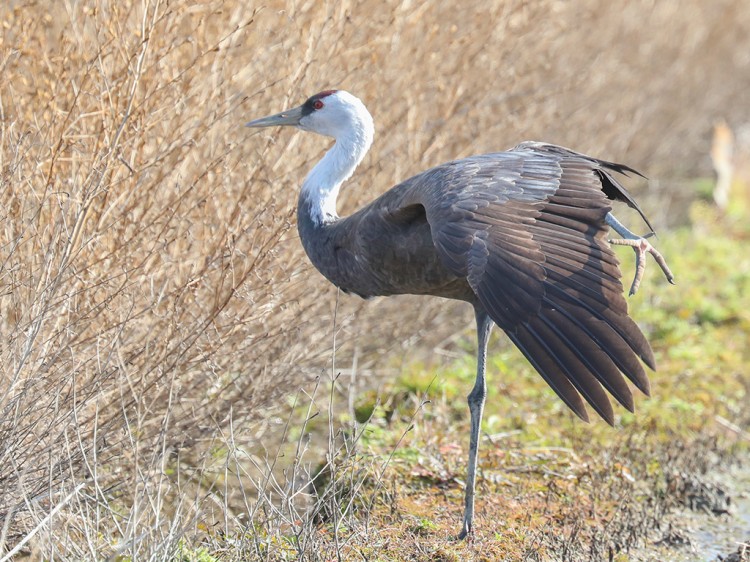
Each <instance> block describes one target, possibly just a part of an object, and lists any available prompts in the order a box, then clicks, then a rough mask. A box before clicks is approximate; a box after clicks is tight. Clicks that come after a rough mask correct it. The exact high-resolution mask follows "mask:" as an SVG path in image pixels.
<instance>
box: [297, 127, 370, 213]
mask: <svg viewBox="0 0 750 562" xmlns="http://www.w3.org/2000/svg"><path fill="white" fill-rule="evenodd" d="M367 117H369V114H368V115H367ZM373 135H374V127H373V124H372V119H371V118H370V119H362V120H361V122H359V123H357V126H356V127H355V128H353V129H351V130H349V131H347V132H346V133H342V134H340V135H338V136H337V137H336V143H335V144H334V145H333V146H332V147H331V149H330V150H329V151H328V152H326V154H325V156H323V158H322V159H321V161H320V162H318V163H317V164H316V165H315V167H314V168H313V169H312V170H311V171H310V173H309V174H308V175H307V177H306V178H305V181H304V183H303V184H302V193H301V194H300V197H301V198H304V199H306V200H307V201H308V202H309V204H310V218H311V220H312V221H313V222H314V223H315V224H317V225H322V224H325V223H328V222H332V221H335V220H336V219H338V214H337V213H336V199H337V198H338V195H339V188H340V187H341V184H342V183H344V182H345V181H346V180H347V179H349V177H350V176H351V175H352V174H353V173H354V170H355V168H356V167H357V165H358V164H359V163H360V162H361V161H362V158H364V156H365V154H366V153H367V151H368V150H369V149H370V145H371V144H372V139H373Z"/></svg>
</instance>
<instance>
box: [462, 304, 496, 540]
mask: <svg viewBox="0 0 750 562" xmlns="http://www.w3.org/2000/svg"><path fill="white" fill-rule="evenodd" d="M474 313H475V315H476V319H477V339H478V343H477V380H476V382H475V383H474V388H473V389H472V390H471V393H469V396H468V401H469V411H470V412H471V437H470V438H469V472H468V475H467V477H466V497H465V501H464V522H463V527H462V528H461V532H460V533H459V534H458V538H459V539H465V538H466V537H467V535H469V534H470V533H471V530H472V525H473V522H474V483H475V482H476V473H477V456H478V454H479V430H480V426H481V424H482V412H483V411H484V400H485V398H487V383H486V381H485V378H484V373H485V368H486V364H487V342H488V341H489V339H490V332H491V331H492V326H493V323H492V319H490V317H489V316H488V315H487V313H486V312H485V311H484V310H483V309H481V308H479V307H478V306H477V307H476V308H475V310H474Z"/></svg>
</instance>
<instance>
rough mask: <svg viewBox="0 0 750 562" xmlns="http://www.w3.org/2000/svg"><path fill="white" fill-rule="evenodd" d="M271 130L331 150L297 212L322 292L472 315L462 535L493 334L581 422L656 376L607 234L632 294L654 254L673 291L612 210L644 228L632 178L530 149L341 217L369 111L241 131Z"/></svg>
mask: <svg viewBox="0 0 750 562" xmlns="http://www.w3.org/2000/svg"><path fill="white" fill-rule="evenodd" d="M277 125H287V126H289V125H291V126H297V127H299V128H301V129H304V130H309V131H312V132H317V133H320V134H323V135H326V136H330V137H333V138H335V139H336V141H337V142H336V145H334V147H333V148H332V149H331V150H330V151H329V152H328V153H326V155H325V156H324V158H323V160H321V162H320V163H319V164H318V165H317V166H316V167H315V168H313V170H312V171H311V173H310V174H309V175H308V177H307V178H306V180H305V183H304V184H303V188H302V192H301V194H300V199H299V207H298V228H299V234H300V239H301V240H302V244H303V246H304V248H305V251H306V252H307V255H308V256H309V258H310V260H311V261H312V263H313V264H314V265H315V267H316V268H317V269H318V270H319V271H320V272H321V273H322V274H323V275H324V276H325V277H326V278H327V279H328V280H329V281H331V282H332V283H333V284H334V285H336V286H337V287H340V288H341V289H342V290H343V291H345V292H347V293H354V294H357V295H359V296H361V297H364V298H368V297H373V296H387V295H398V294H416V295H434V296H439V297H445V298H450V299H458V300H462V301H466V302H468V303H470V304H471V305H472V306H473V307H474V312H475V316H476V322H477V335H478V349H477V378H476V382H475V384H474V388H473V389H472V391H471V393H470V394H469V396H468V402H469V410H470V412H471V435H470V440H469V462H468V475H467V480H466V495H465V507H464V517H463V524H462V528H461V532H460V534H459V537H461V538H463V537H466V536H467V535H468V534H469V533H470V532H471V531H472V526H473V518H474V487H475V478H476V467H477V455H478V447H479V432H480V431H479V430H480V425H481V419H482V412H483V409H484V402H485V399H486V395H487V387H486V381H485V369H486V356H487V343H488V340H489V335H490V332H491V329H492V326H493V325H495V324H497V325H498V326H499V327H500V328H501V329H502V330H503V331H504V332H505V333H506V334H507V335H508V337H509V338H510V340H511V341H512V342H513V343H514V344H515V345H516V346H517V347H518V348H519V349H520V350H521V352H523V354H524V355H525V356H526V358H527V359H528V360H529V362H530V363H531V364H532V365H533V366H534V368H535V369H536V370H537V371H538V372H539V373H540V374H541V375H542V377H544V379H545V380H546V381H547V383H548V384H549V385H550V386H551V387H552V389H553V390H554V391H555V392H556V393H557V395H558V396H559V397H560V398H561V399H562V400H563V401H564V402H565V403H566V404H567V405H568V406H569V407H570V408H571V409H572V410H573V411H574V412H575V413H576V414H577V415H578V416H579V417H581V418H582V419H584V420H588V414H587V412H586V408H585V405H584V400H585V401H586V402H588V403H589V404H590V405H591V406H592V407H593V408H594V410H596V412H597V413H598V414H599V415H600V416H601V417H602V418H604V419H605V420H606V421H607V422H608V423H610V424H614V412H613V410H612V406H611V404H610V402H609V398H608V396H607V392H606V391H608V392H609V394H611V395H612V396H614V397H615V399H616V400H617V401H618V402H620V403H621V404H622V405H623V406H625V407H626V408H627V409H628V410H630V411H633V396H632V393H631V390H630V387H629V386H628V384H627V382H626V380H625V379H626V377H627V378H628V379H630V381H631V382H633V383H634V384H635V386H636V387H637V388H639V389H640V390H641V391H643V392H644V393H646V394H648V392H649V382H648V378H647V376H646V373H645V371H644V368H643V366H642V364H641V361H643V362H644V363H645V364H646V365H648V366H649V367H650V368H652V369H653V368H654V356H653V352H652V351H651V347H650V346H649V344H648V342H647V341H646V338H645V337H644V336H643V334H642V333H641V331H640V330H639V329H638V326H636V324H635V323H634V322H633V321H632V320H631V319H630V317H629V316H628V312H627V304H626V302H625V298H624V296H623V286H622V283H621V282H620V277H621V274H620V270H619V267H618V261H617V258H616V257H615V255H614V253H613V252H612V250H611V248H610V246H609V243H608V241H607V234H608V230H609V226H611V227H612V228H613V229H614V230H615V231H617V232H618V233H620V234H621V235H622V236H623V237H624V238H625V240H619V241H617V240H615V241H612V242H613V243H615V242H620V243H624V244H626V245H630V246H632V247H633V248H634V249H635V250H636V256H637V258H636V263H637V273H636V278H635V280H634V282H633V285H632V287H631V294H632V293H633V292H634V291H635V290H637V287H638V284H639V283H640V278H641V276H642V274H643V263H644V262H643V256H644V255H645V253H651V254H652V255H654V257H655V259H657V262H658V263H659V265H660V266H661V267H662V270H663V271H664V273H665V275H666V276H667V279H668V280H669V281H670V282H673V277H672V275H671V272H670V271H669V268H668V267H667V266H666V262H664V260H663V258H662V257H661V255H659V254H658V252H656V251H655V249H654V248H653V247H651V246H650V244H648V243H647V242H646V240H645V239H644V238H642V237H639V236H636V235H634V234H632V233H631V232H630V231H628V230H627V229H626V228H625V227H624V226H623V225H622V224H621V223H620V222H619V221H617V219H616V218H615V217H614V216H613V215H612V214H611V212H610V211H611V209H612V204H611V201H612V200H618V201H622V202H625V203H627V204H628V205H630V206H631V207H633V208H635V209H636V210H638V212H639V213H640V214H641V216H642V217H643V219H644V221H645V222H646V224H648V226H649V227H651V225H650V224H649V222H648V220H647V219H646V217H645V216H644V215H643V213H642V212H641V210H640V208H639V207H638V205H637V204H636V203H635V201H634V200H633V199H632V197H631V196H630V194H628V192H627V191H626V190H625V188H624V187H623V186H622V185H620V184H619V183H618V182H617V181H616V179H615V177H614V173H621V174H626V173H627V172H635V171H634V170H632V169H630V168H628V167H627V166H623V165H621V164H614V163H612V162H605V161H603V160H598V159H595V158H591V157H588V156H584V155H582V154H579V153H576V152H573V151H571V150H568V149H566V148H562V147H559V146H555V145H549V144H542V143H534V142H527V143H523V144H520V145H518V146H517V147H515V148H513V149H511V150H508V151H506V152H500V153H495V154H485V155H482V156H473V157H470V158H465V159H462V160H456V161H453V162H448V163H446V164H442V165H440V166H437V167H435V168H432V169H430V170H427V171H425V172H422V173H421V174H418V175H416V176H414V177H412V178H410V179H408V180H406V181H405V182H403V183H401V184H399V185H397V186H395V187H394V188H392V189H391V190H389V191H388V192H386V193H385V194H383V195H382V196H380V197H379V198H377V199H376V200H375V201H373V202H372V203H370V204H369V205H367V206H365V207H363V208H362V209H360V210H359V211H357V212H356V213H354V214H352V215H351V216H348V217H345V218H339V217H338V216H337V215H336V212H335V199H336V196H337V194H338V189H339V187H340V185H341V183H342V182H343V181H345V180H346V179H347V178H348V177H349V176H350V175H351V173H353V171H354V168H355V167H356V165H357V164H358V163H359V162H360V160H361V158H362V157H363V155H364V153H365V152H366V151H367V149H368V148H369V146H370V143H371V142H372V135H373V125H372V118H371V116H370V114H369V113H368V112H367V110H366V108H365V107H364V105H363V104H362V103H361V101H360V100H358V99H357V98H355V97H354V96H352V95H351V94H349V93H348V92H343V91H336V90H326V91H324V92H320V93H319V94H316V95H315V96H312V97H311V98H309V99H308V100H307V101H306V102H305V103H304V104H303V105H302V106H300V107H297V108H293V109H291V110H287V111H284V112H282V113H279V114H277V115H271V116H269V117H265V118H261V119H256V120H254V121H251V122H250V123H248V126H250V127H270V126H277ZM635 173H637V172H635ZM652 230H653V229H652ZM605 389H606V391H605Z"/></svg>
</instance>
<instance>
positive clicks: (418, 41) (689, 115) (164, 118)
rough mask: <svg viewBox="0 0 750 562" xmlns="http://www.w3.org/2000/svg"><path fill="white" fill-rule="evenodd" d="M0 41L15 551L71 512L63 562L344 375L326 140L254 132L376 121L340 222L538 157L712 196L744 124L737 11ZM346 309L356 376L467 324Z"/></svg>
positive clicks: (398, 21)
mask: <svg viewBox="0 0 750 562" xmlns="http://www.w3.org/2000/svg"><path fill="white" fill-rule="evenodd" d="M0 26H1V27H0V333H1V334H2V337H1V338H0V362H1V364H0V527H2V532H1V533H0V544H4V545H5V547H6V548H9V547H10V546H12V545H13V544H16V543H18V541H20V540H22V537H26V536H27V535H28V533H29V532H31V531H32V530H34V529H41V528H42V527H43V525H42V523H45V522H49V521H50V517H51V515H50V513H51V512H53V511H54V509H55V506H58V507H60V511H56V512H54V516H55V517H57V518H58V519H57V520H58V525H56V526H55V527H54V530H52V529H51V528H46V527H45V530H44V533H42V532H41V531H40V532H39V536H40V537H41V536H43V535H44V536H48V537H50V538H49V541H50V542H49V544H55V545H57V546H55V547H54V548H58V549H60V552H63V551H64V552H72V553H75V554H78V555H82V556H85V555H86V552H87V551H81V550H77V549H81V548H84V547H82V546H81V544H84V543H83V542H80V541H77V540H76V537H77V536H81V535H86V536H87V537H91V536H97V534H96V533H91V532H90V531H91V530H92V529H95V530H96V531H97V532H99V534H100V535H102V536H104V537H112V536H115V535H116V536H119V537H121V540H122V541H123V544H125V543H127V541H128V540H134V539H133V537H137V536H141V535H139V533H141V532H142V530H143V529H144V528H146V529H152V528H155V527H159V525H161V524H163V523H164V521H162V520H161V519H160V517H162V518H163V517H164V515H163V514H162V512H163V511H164V508H163V506H154V505H152V504H149V503H148V502H146V501H145V499H146V498H150V497H153V496H152V494H153V490H155V489H158V490H172V489H173V488H174V483H173V482H170V480H169V478H168V477H167V476H165V474H168V470H166V468H167V467H168V466H170V463H176V462H187V463H190V464H191V466H195V467H196V468H195V473H196V475H197V476H196V480H200V479H201V476H200V470H201V467H202V466H205V464H206V463H207V462H208V461H206V460H205V459H206V458H210V453H211V449H212V447H214V446H215V444H216V443H217V442H224V441H225V440H227V439H230V437H231V439H233V440H236V441H237V442H241V443H252V442H253V440H255V439H257V437H258V435H260V434H261V432H262V430H263V426H262V425H261V426H259V425H258V424H257V423H255V422H257V421H258V420H259V419H262V418H263V414H264V412H266V411H267V409H269V408H273V407H274V406H276V405H277V404H279V403H281V402H282V401H284V400H285V398H284V397H285V396H286V395H290V394H292V393H294V392H295V390H296V389H297V388H298V387H299V385H300V384H303V383H304V382H305V381H308V380H310V378H311V377H312V376H314V375H316V374H319V373H321V372H323V370H325V369H326V368H327V367H328V366H329V362H330V356H331V342H332V337H333V315H334V312H335V310H336V301H337V295H336V292H335V290H334V289H333V288H331V287H329V286H328V285H327V283H326V282H325V281H324V280H323V279H322V278H321V277H320V276H319V275H318V274H317V273H316V272H314V271H312V270H311V267H310V266H309V265H308V264H307V262H306V260H305V258H304V255H303V252H302V250H301V247H300V245H299V243H298V240H297V234H296V229H295V218H294V217H295V215H294V204H295V202H296V197H297V190H298V186H299V184H300V183H301V180H302V178H303V177H304V174H305V173H306V171H307V170H308V169H309V168H310V167H311V165H312V164H313V163H314V161H315V160H316V159H317V158H319V157H320V156H321V154H322V152H323V151H324V150H325V149H326V147H327V146H328V145H329V141H328V140H327V139H323V138H321V137H314V136H311V135H304V134H297V133H294V132H292V131H288V130H285V131H276V130H267V131H262V132H260V133H256V132H253V131H250V130H247V129H244V128H243V127H242V124H243V123H244V122H245V121H247V120H249V119H251V118H255V117H260V116H263V115H266V114H269V113H273V112H277V111H280V110H281V109H284V108H285V107H288V106H291V105H296V104H298V103H300V102H301V101H302V100H303V99H304V98H305V97H307V96H308V95H310V94H312V93H314V92H316V91H318V90H322V89H326V88H331V87H334V88H344V89H347V90H349V91H351V92H353V93H354V94H355V95H357V96H359V97H361V98H362V99H363V101H364V102H365V103H366V105H367V106H368V108H369V109H370V111H371V112H372V114H373V116H374V118H375V122H376V128H377V131H378V133H377V136H376V140H375V144H374V146H373V149H372V151H371V154H370V155H369V156H367V157H366V159H365V161H364V164H363V166H362V168H361V169H360V170H359V172H358V173H357V174H356V175H355V178H354V179H353V180H352V181H351V182H350V183H349V184H348V186H347V187H346V189H345V190H344V194H343V196H342V201H341V204H340V211H341V212H342V213H345V212H349V211H350V210H352V209H354V208H355V207H356V206H357V205H360V204H362V203H364V202H366V201H367V200H369V199H371V198H372V197H373V196H375V195H376V194H378V193H380V192H382V191H384V190H385V189H387V188H388V187H390V186H391V185H393V184H394V183H396V182H397V181H399V180H400V179H404V178H406V177H408V176H409V175H411V174H413V173H416V172H418V171H420V170H422V169H424V168H426V167H429V166H431V165H435V164H438V163H440V162H442V161H445V160H448V159H452V158H456V157H461V156H466V155H469V154H472V153H479V152H489V151H496V150H499V149H503V148H507V147H509V146H512V145H514V144H516V143H518V142H520V141H522V140H526V139H537V140H546V141H549V142H554V143H559V144H563V145H566V146H570V147H573V148H575V149H577V150H581V151H584V152H588V153H591V154H593V155H596V156H599V157H602V158H606V159H611V160H617V161H623V162H626V163H628V164H630V165H632V166H634V167H636V168H638V169H640V170H642V171H643V172H644V173H645V174H646V175H648V176H650V177H652V178H661V177H676V176H678V177H682V176H694V175H696V174H697V175H709V174H710V173H711V168H710V159H709V149H710V138H711V128H712V125H713V123H714V122H715V121H717V120H719V119H726V120H727V121H728V122H729V123H730V125H734V126H740V125H742V124H744V123H745V122H746V121H747V119H748V117H747V116H748V115H749V114H750V95H749V94H748V92H749V91H750V4H748V3H747V1H746V0H723V1H716V2H703V1H701V0H691V1H685V2H683V1H680V2H678V1H657V2H654V1H651V0H641V1H632V2H605V1H599V0H597V1H592V2H586V1H572V2H561V1H553V0H542V1H539V2H520V1H503V0H481V1H477V2H464V3H460V4H457V3H454V2H424V3H423V2H410V1H408V0H404V1H401V2H398V1H395V2H375V1H373V0H361V1H353V2H351V1H342V2H328V3H323V2H317V1H300V2H288V3H283V2H274V1H271V2H267V3H264V4H262V5H260V4H253V3H249V2H238V1H235V0H229V1H224V2H220V1H208V2H200V3H191V2H168V1H161V2H160V1H156V0H143V1H128V0H125V1H122V2H96V1H81V2H48V1H32V0H10V1H7V0H6V1H5V2H3V3H2V6H1V7H0ZM633 185H634V187H635V190H636V191H638V187H639V186H638V185H637V184H633ZM640 188H641V189H643V188H644V186H643V185H641V186H640ZM660 204H661V205H664V206H666V207H665V208H669V206H668V201H662V202H661V203H660ZM652 214H655V215H657V217H656V218H657V223H658V222H659V221H660V220H661V222H664V220H665V217H664V216H662V217H661V219H660V218H659V216H658V215H659V213H658V212H657V211H656V210H654V212H653V213H652ZM339 300H340V302H339V305H338V311H337V312H336V314H337V322H336V327H337V330H338V333H337V338H338V344H339V345H342V346H343V348H344V351H343V352H342V353H341V354H340V355H339V356H338V357H337V361H338V362H340V363H341V364H346V363H347V362H348V361H349V360H350V357H351V355H352V353H353V350H354V349H357V350H358V353H360V354H361V357H362V360H364V361H366V362H367V361H369V362H370V363H369V364H372V361H373V360H374V358H377V359H378V361H380V362H381V363H382V362H385V361H386V360H387V359H386V358H385V356H384V355H382V353H383V352H384V351H389V350H390V351H394V350H397V349H402V350H406V349H409V348H410V346H412V345H413V341H414V339H413V338H414V337H418V336H420V335H421V334H425V333H432V337H433V338H434V337H444V336H446V335H449V334H451V333H453V332H455V331H458V330H460V329H462V328H464V327H465V326H466V325H467V323H468V321H469V319H468V317H466V322H462V321H456V320H455V314H454V312H455V311H454V310H452V311H446V308H445V304H444V303H441V302H438V301H435V300H428V299H423V300H416V299H409V298H399V299H395V300H391V301H375V302H371V303H367V304H363V303H361V302H360V301H357V300H356V299H354V298H351V297H344V296H341V297H340V299H339ZM206 455H208V457H206ZM202 463H203V464H202ZM72 492H75V494H73V495H70V494H71V493H72ZM168 493H169V492H165V494H167V495H168ZM160 497H161V496H160ZM70 498H73V499H72V500H71V499H70ZM113 498H115V499H114V500H113ZM202 501H204V499H196V500H195V503H196V504H201V502H202ZM205 501H208V500H205ZM115 504H116V505H117V506H118V507H117V508H115V507H113V506H114V505H115ZM144 504H145V507H144ZM122 506H131V507H130V508H128V509H130V511H127V509H126V508H124V507H122ZM132 506H136V507H132ZM138 506H140V507H139V508H138ZM123 509H125V511H126V512H127V513H125V514H124V515H123ZM62 514H65V515H64V517H62ZM53 535H54V537H53ZM65 536H70V537H71V538H69V539H68V542H67V543H66V542H65V539H63V538H61V537H65ZM101 540H102V541H104V542H106V541H107V540H109V539H101ZM40 544H43V545H44V544H47V543H45V542H44V541H42V542H41V543H40ZM40 548H42V547H40ZM45 548H46V547H45ZM49 548H52V547H49ZM86 548H89V549H90V550H91V549H95V548H97V545H93V546H91V540H90V539H89V546H88V547H86ZM66 549H68V550H66ZM46 552H48V553H49V552H51V551H49V550H48V551H46Z"/></svg>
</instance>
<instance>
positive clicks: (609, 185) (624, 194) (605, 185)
mask: <svg viewBox="0 0 750 562" xmlns="http://www.w3.org/2000/svg"><path fill="white" fill-rule="evenodd" d="M511 150H517V151H523V150H533V151H535V152H538V153H547V154H550V155H553V156H556V157H563V158H564V157H577V158H583V159H584V160H588V161H590V162H594V163H595V164H596V166H597V169H596V174H597V175H598V176H599V180H600V182H601V188H600V189H601V190H602V191H603V192H604V195H606V196H607V197H608V198H609V199H612V200H613V201H621V202H623V203H626V204H627V205H628V207H631V208H632V209H635V210H636V211H638V214H639V215H641V218H642V219H643V222H645V223H646V225H647V226H648V227H649V229H650V230H651V232H654V227H653V226H651V222H650V221H649V220H648V218H647V217H646V214H645V213H644V212H643V210H642V209H641V208H640V206H639V205H638V203H636V201H635V199H633V196H632V195H630V193H629V192H628V190H627V189H625V187H623V185H622V184H621V183H620V182H618V181H617V180H616V179H615V178H614V176H612V174H611V172H617V173H618V174H622V175H624V176H627V175H628V173H631V174H635V175H637V176H641V177H642V178H645V177H646V176H644V175H643V174H641V173H640V172H639V171H637V170H634V169H633V168H631V167H630V166H626V165H625V164H617V163H615V162H607V161H606V160H599V159H596V158H591V157H590V156H585V155H583V154H581V153H580V152H575V151H574V150H570V149H569V148H564V147H562V146H557V145H554V144H545V143H541V142H533V141H527V142H523V143H521V144H519V145H518V146H516V147H515V148H513V149H511Z"/></svg>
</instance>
